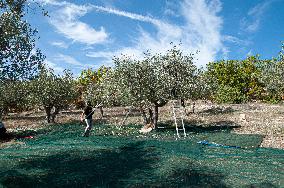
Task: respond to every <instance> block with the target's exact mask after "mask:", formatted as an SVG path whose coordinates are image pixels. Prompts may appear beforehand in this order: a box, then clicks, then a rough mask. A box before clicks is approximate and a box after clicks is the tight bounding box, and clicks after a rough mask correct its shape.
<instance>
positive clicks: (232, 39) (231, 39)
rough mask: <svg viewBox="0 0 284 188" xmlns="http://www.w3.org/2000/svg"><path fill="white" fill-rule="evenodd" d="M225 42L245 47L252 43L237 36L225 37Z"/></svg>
mask: <svg viewBox="0 0 284 188" xmlns="http://www.w3.org/2000/svg"><path fill="white" fill-rule="evenodd" d="M223 40H224V41H227V42H231V43H234V44H238V45H245V46H248V45H250V44H251V43H252V42H251V41H249V40H242V39H239V38H237V37H235V36H231V35H224V36H223Z"/></svg>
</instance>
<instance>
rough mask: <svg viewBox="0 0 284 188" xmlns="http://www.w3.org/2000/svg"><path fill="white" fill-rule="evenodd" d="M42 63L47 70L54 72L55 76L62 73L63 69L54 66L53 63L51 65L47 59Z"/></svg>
mask: <svg viewBox="0 0 284 188" xmlns="http://www.w3.org/2000/svg"><path fill="white" fill-rule="evenodd" d="M43 63H44V64H46V65H47V67H49V68H51V69H52V70H54V72H55V73H56V74H62V73H63V71H64V68H62V67H60V66H58V65H57V64H55V63H53V62H51V61H49V60H47V59H45V60H44V62H43Z"/></svg>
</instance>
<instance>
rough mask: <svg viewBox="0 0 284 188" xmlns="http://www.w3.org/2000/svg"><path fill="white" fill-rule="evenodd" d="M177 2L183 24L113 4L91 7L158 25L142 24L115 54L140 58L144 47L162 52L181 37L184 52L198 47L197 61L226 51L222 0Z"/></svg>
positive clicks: (186, 0)
mask: <svg viewBox="0 0 284 188" xmlns="http://www.w3.org/2000/svg"><path fill="white" fill-rule="evenodd" d="M179 5H180V6H181V7H180V12H179V13H180V16H182V17H183V18H184V20H185V24H184V25H182V26H177V25H173V24H169V23H167V22H166V21H163V20H159V19H155V18H152V17H149V16H143V15H139V14H134V13H130V12H125V11H121V10H117V9H113V8H105V7H100V6H94V5H93V6H92V7H93V8H94V9H95V10H96V11H103V12H107V13H109V14H115V15H118V16H123V17H127V18H130V19H134V20H138V21H142V22H148V23H151V24H153V25H154V26H155V27H156V29H157V32H156V33H155V34H152V33H151V34H150V33H149V32H147V31H145V30H143V29H142V28H141V29H140V32H139V36H138V37H136V38H134V39H133V43H134V45H133V46H129V47H124V48H121V49H119V50H117V51H115V52H112V53H113V54H114V55H119V54H121V53H123V54H128V55H134V56H136V57H138V58H141V57H142V56H143V52H145V51H146V50H151V51H152V52H153V53H160V52H161V53H163V52H165V51H166V50H168V49H169V48H171V47H172V46H171V44H170V43H171V42H173V43H174V44H179V43H180V41H181V42H182V46H181V47H182V50H183V51H184V52H185V53H187V54H189V53H192V52H196V51H197V50H199V51H200V53H198V54H197V56H196V57H197V58H198V60H197V64H198V65H205V64H207V63H208V62H210V61H214V60H215V58H216V54H217V53H218V52H223V53H226V52H227V49H226V48H225V47H224V45H223V41H222V35H221V28H222V22H223V20H222V18H221V17H219V16H218V15H217V14H218V13H219V12H220V10H221V9H222V4H221V2H220V1H219V0H214V1H210V3H207V1H206V0H184V1H183V2H182V3H180V4H179ZM94 53H95V52H94ZM107 53H111V52H107ZM89 55H90V54H89Z"/></svg>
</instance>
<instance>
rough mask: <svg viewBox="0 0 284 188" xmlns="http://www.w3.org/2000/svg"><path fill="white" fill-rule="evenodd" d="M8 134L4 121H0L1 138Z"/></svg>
mask: <svg viewBox="0 0 284 188" xmlns="http://www.w3.org/2000/svg"><path fill="white" fill-rule="evenodd" d="M5 136H6V128H5V126H4V124H3V123H2V121H0V138H4V137H5Z"/></svg>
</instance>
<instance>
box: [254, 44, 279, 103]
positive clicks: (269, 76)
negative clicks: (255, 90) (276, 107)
mask: <svg viewBox="0 0 284 188" xmlns="http://www.w3.org/2000/svg"><path fill="white" fill-rule="evenodd" d="M283 54H284V43H283V44H282V49H281V51H280V52H279V55H278V57H277V58H273V59H271V60H266V61H263V63H262V66H261V67H260V68H261V77H260V78H261V79H260V80H261V82H262V83H263V84H264V85H265V100H267V101H270V102H273V103H275V102H279V101H280V100H282V98H283V96H284V56H283Z"/></svg>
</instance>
